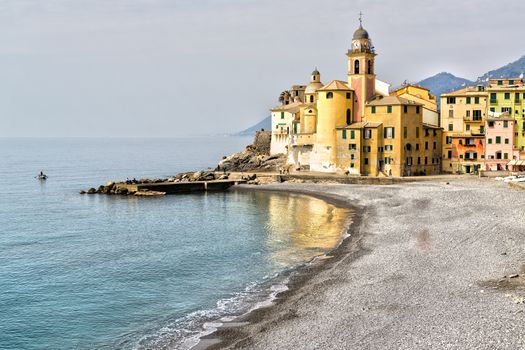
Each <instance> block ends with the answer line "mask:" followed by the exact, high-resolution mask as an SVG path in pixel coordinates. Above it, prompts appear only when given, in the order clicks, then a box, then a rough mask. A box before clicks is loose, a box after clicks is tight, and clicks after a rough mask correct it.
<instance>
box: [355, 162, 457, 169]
mask: <svg viewBox="0 0 525 350" xmlns="http://www.w3.org/2000/svg"><path fill="white" fill-rule="evenodd" d="M450 165H452V164H450ZM353 167H354V163H351V164H350V168H353Z"/></svg>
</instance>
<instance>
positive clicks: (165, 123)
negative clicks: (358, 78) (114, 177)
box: [0, 0, 525, 137]
mask: <svg viewBox="0 0 525 350" xmlns="http://www.w3.org/2000/svg"><path fill="white" fill-rule="evenodd" d="M360 11H362V12H363V14H364V16H363V26H364V27H365V29H367V30H368V32H369V34H370V36H371V39H372V41H373V43H374V46H375V48H376V51H377V53H378V56H377V57H376V72H377V74H378V78H379V79H381V80H385V81H388V82H390V83H391V84H393V85H397V84H399V83H401V82H402V81H404V80H408V81H412V82H415V81H419V80H421V79H424V78H426V77H429V76H431V75H434V74H436V73H439V72H442V71H448V72H451V73H453V74H455V75H457V76H461V77H464V78H468V79H475V78H477V77H478V76H480V75H482V74H483V73H485V72H486V71H488V70H491V69H495V68H498V67H500V66H502V65H505V64H507V63H509V62H511V61H514V60H516V59H518V58H519V57H521V56H523V55H525V45H524V44H525V36H524V35H523V13H525V1H523V0H498V1H494V0H491V1H488V0H487V1H486V0H477V1H474V0H462V1H457V0H454V1H450V0H440V1H435V0H433V1H428V0H396V1H393V0H382V1H379V0H337V1H336V0H322V1H321V0H300V1H295V0H288V1H281V0H0V137H178V136H191V135H215V134H223V133H231V132H236V131H239V130H242V129H245V128H247V127H249V126H251V125H253V124H255V123H257V122H258V121H260V120H261V119H263V118H264V117H266V116H268V115H269V109H270V108H271V107H273V106H275V105H277V104H278V102H277V98H278V96H279V93H280V92H281V91H283V90H286V89H288V88H289V87H290V86H291V85H293V84H307V83H308V80H309V76H310V73H311V72H312V70H313V69H314V68H315V67H317V68H318V69H319V71H320V72H321V80H322V81H323V82H325V83H327V82H329V81H330V80H333V79H340V80H346V79H347V75H346V55H345V54H346V51H347V49H348V48H349V47H350V44H351V39H352V34H353V32H354V31H355V29H356V28H357V27H358V25H359V22H358V16H359V15H358V14H359V12H360Z"/></svg>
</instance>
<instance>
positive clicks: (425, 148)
mask: <svg viewBox="0 0 525 350" xmlns="http://www.w3.org/2000/svg"><path fill="white" fill-rule="evenodd" d="M441 137H442V130H441V128H439V127H436V126H432V125H428V124H424V123H423V105H422V104H418V103H416V102H413V101H410V100H406V99H404V98H401V97H397V96H389V97H379V98H376V99H374V100H372V101H370V102H368V103H367V104H366V106H365V116H364V120H363V122H361V123H355V124H352V125H349V126H347V127H339V128H338V131H337V143H338V151H340V152H341V154H340V155H339V164H338V168H339V169H340V170H342V171H348V172H349V173H351V174H360V175H372V176H380V175H384V176H412V175H430V174H439V173H440V169H441V156H440V154H441V141H440V140H441ZM345 149H348V150H349V151H350V155H349V156H347V155H345V154H344V153H345V152H344V151H345ZM356 150H359V153H360V154H359V155H356V154H355V152H356ZM352 154H354V155H353V156H352ZM358 158H359V159H358ZM354 160H355V161H354ZM352 161H354V162H352Z"/></svg>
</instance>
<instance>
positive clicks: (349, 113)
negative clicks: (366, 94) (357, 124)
mask: <svg viewBox="0 0 525 350" xmlns="http://www.w3.org/2000/svg"><path fill="white" fill-rule="evenodd" d="M350 124H352V111H351V110H350V109H347V110H346V125H350Z"/></svg>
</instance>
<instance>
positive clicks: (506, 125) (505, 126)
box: [503, 120, 509, 128]
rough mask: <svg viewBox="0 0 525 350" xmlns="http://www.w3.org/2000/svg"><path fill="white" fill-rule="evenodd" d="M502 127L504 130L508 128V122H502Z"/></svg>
mask: <svg viewBox="0 0 525 350" xmlns="http://www.w3.org/2000/svg"><path fill="white" fill-rule="evenodd" d="M503 127H504V128H508V127H509V121H508V120H504V121H503Z"/></svg>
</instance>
